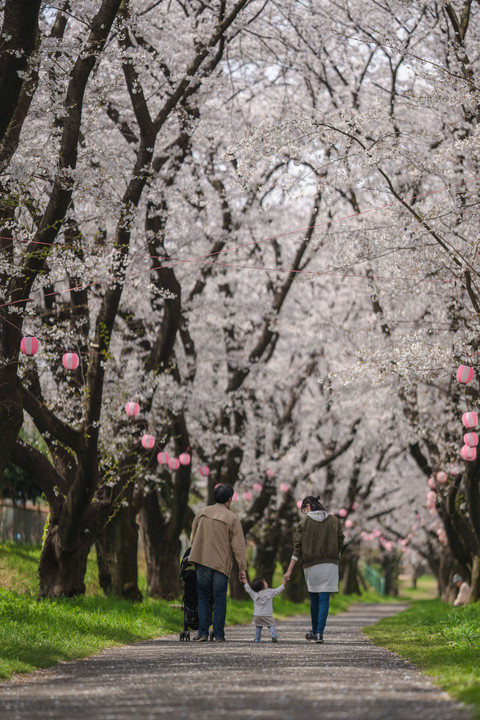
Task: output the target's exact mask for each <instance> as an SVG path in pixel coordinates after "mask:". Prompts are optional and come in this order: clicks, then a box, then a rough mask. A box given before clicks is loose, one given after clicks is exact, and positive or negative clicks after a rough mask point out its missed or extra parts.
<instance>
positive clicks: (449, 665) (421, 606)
mask: <svg viewBox="0 0 480 720" xmlns="http://www.w3.org/2000/svg"><path fill="white" fill-rule="evenodd" d="M364 632H365V633H366V634H367V635H368V637H369V638H370V639H371V640H372V641H373V642H374V643H376V644H377V645H382V646H383V647H386V648H388V649H389V650H393V651H394V652H396V653H398V654H399V655H401V656H402V657H404V658H406V659H407V660H410V661H411V662H412V663H414V664H415V665H416V666H417V667H419V668H420V669H422V670H423V671H425V673H426V674H427V675H429V676H431V677H432V678H433V679H434V681H435V683H436V684H437V685H439V686H440V687H441V688H443V689H444V690H446V691H447V692H448V693H450V695H452V696H453V697H455V698H457V699H458V700H461V701H463V702H465V703H471V704H472V705H473V707H474V715H473V717H474V718H476V720H480V603H474V604H472V605H467V606H465V607H459V608H454V607H452V606H451V605H448V604H446V603H443V602H442V601H441V600H438V599H437V600H419V601H415V602H414V603H413V604H412V606H411V607H410V608H409V609H408V610H405V611H404V612H402V613H399V614H398V615H395V616H394V617H392V618H386V619H384V620H382V621H381V622H380V623H378V624H377V625H374V626H373V627H369V628H365V630H364Z"/></svg>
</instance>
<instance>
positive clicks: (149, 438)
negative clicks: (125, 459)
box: [142, 435, 155, 450]
mask: <svg viewBox="0 0 480 720" xmlns="http://www.w3.org/2000/svg"><path fill="white" fill-rule="evenodd" d="M142 445H143V447H144V448H145V450H151V449H152V448H153V446H154V445H155V438H154V437H153V435H144V436H143V437H142Z"/></svg>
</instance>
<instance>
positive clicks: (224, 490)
mask: <svg viewBox="0 0 480 720" xmlns="http://www.w3.org/2000/svg"><path fill="white" fill-rule="evenodd" d="M232 496H233V488H232V486H231V485H224V484H223V483H219V484H218V485H215V488H214V490H213V499H214V500H215V502H216V503H222V504H223V505H225V503H226V502H228V501H229V500H230V498H231V497H232Z"/></svg>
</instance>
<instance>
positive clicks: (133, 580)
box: [96, 485, 142, 602]
mask: <svg viewBox="0 0 480 720" xmlns="http://www.w3.org/2000/svg"><path fill="white" fill-rule="evenodd" d="M122 497H124V499H126V500H127V502H128V506H127V507H121V508H120V509H119V510H118V511H117V513H116V514H115V516H114V517H113V518H112V519H111V520H110V522H109V523H108V525H107V526H106V527H105V529H104V530H103V532H102V533H101V535H100V536H99V537H98V539H97V543H96V546H97V558H98V561H99V562H98V577H99V582H100V586H101V588H102V590H103V591H104V593H105V594H107V595H108V594H112V595H114V596H115V597H118V598H124V599H125V600H132V601H134V602H140V601H141V600H142V593H141V592H140V588H139V587H138V525H137V522H136V514H137V513H136V508H135V504H134V502H133V487H132V485H130V486H129V487H128V488H126V492H124V493H123V494H122Z"/></svg>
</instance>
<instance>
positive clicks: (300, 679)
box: [0, 605, 470, 720]
mask: <svg viewBox="0 0 480 720" xmlns="http://www.w3.org/2000/svg"><path fill="white" fill-rule="evenodd" d="M400 609H402V606H399V605H356V606H354V607H353V608H351V609H350V610H349V611H348V612H346V613H342V614H341V615H335V616H331V617H330V618H329V620H328V624H327V630H326V632H325V641H326V642H325V644H324V645H316V644H315V643H307V642H306V641H305V640H304V633H305V632H306V631H307V630H308V629H309V628H308V621H307V618H305V617H298V618H291V619H288V620H284V621H281V622H279V623H278V633H279V637H280V640H279V642H278V644H277V645H275V644H273V643H272V642H271V641H270V639H269V637H267V636H268V631H267V635H266V636H264V638H263V639H262V642H261V644H260V645H253V643H252V639H253V628H252V626H238V627H234V628H228V629H227V640H228V641H227V642H226V643H210V642H208V643H199V644H197V643H193V642H190V643H183V642H179V639H178V635H170V636H168V637H166V638H161V639H158V640H151V641H147V642H141V643H138V644H136V645H131V646H128V647H123V648H111V649H109V650H106V651H104V652H102V653H100V654H99V655H96V656H95V657H93V658H89V659H87V660H82V661H80V662H72V663H63V664H61V665H58V666H56V667H55V668H52V669H50V670H43V671H39V672H36V673H33V674H32V675H28V676H18V677H16V678H15V679H13V680H11V681H8V682H5V683H1V684H0V718H1V719H2V720H4V719H5V720H6V719H7V718H8V720H127V718H128V720H137V719H138V720H160V719H163V718H171V719H172V720H173V718H175V719H177V720H182V719H183V718H188V719H190V718H192V720H217V719H219V720H223V719H225V720H226V719H227V718H228V719H229V720H250V719H251V718H262V719H266V720H268V719H269V718H272V719H275V720H277V719H278V720H313V719H314V718H321V720H343V719H345V720H467V719H468V718H469V717H470V715H469V713H468V712H466V711H465V710H464V709H462V708H461V707H460V706H459V705H458V704H457V703H455V702H453V701H452V700H450V699H449V698H448V696H447V695H446V694H445V693H443V692H441V691H440V690H438V689H436V688H435V687H434V686H433V685H432V684H431V683H430V682H429V681H428V680H426V679H425V678H424V677H422V675H421V674H420V673H419V672H417V671H416V670H415V668H413V667H412V666H411V665H409V664H408V663H406V662H405V661H403V660H401V659H399V658H398V657H396V656H395V655H393V654H391V653H389V652H388V651H387V650H384V649H382V648H377V647H375V646H374V645H372V644H371V643H369V642H368V641H367V639H366V637H365V636H364V635H363V634H362V632H361V628H362V627H364V626H365V625H371V624H373V623H375V622H377V620H379V619H380V618H382V617H385V616H387V615H392V614H394V613H395V612H397V611H398V610H400ZM179 629H180V628H179ZM264 635H265V630H264Z"/></svg>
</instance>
